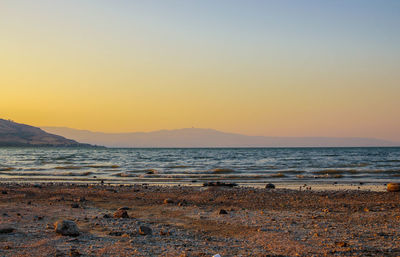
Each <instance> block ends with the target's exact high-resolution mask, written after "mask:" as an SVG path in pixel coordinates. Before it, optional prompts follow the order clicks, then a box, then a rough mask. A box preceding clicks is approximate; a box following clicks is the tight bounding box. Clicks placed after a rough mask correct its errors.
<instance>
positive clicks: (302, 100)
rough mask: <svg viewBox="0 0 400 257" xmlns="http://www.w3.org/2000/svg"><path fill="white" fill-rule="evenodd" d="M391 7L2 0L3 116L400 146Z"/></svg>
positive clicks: (274, 1) (399, 81) (275, 1)
mask: <svg viewBox="0 0 400 257" xmlns="http://www.w3.org/2000/svg"><path fill="white" fill-rule="evenodd" d="M399 28H400V1H398V0H385V1H381V0H325V1H324V0H318V1H316V0H308V1H305V0H292V1H290V0H271V1H268V0H264V1H261V0H201V1H200V0H198V1H192V0H159V1H153V0H146V1H128V0H113V1H106V0H85V1H82V0H64V1H61V0H35V1H31V0H0V118H6V119H12V120H14V121H16V122H20V123H27V124H30V125H34V126H65V127H70V128H77V129H86V130H92V131H103V132H137V131H154V130H159V129H178V128H188V127H196V128H213V129H218V130H222V131H226V132H235V133H241V134H246V135H263V136H329V137H373V138H381V139H388V140H394V141H398V142H400V132H399V131H400V30H399Z"/></svg>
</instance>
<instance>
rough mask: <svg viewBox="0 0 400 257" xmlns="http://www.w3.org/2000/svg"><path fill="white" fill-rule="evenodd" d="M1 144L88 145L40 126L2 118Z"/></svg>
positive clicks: (0, 126) (0, 129) (0, 121)
mask: <svg viewBox="0 0 400 257" xmlns="http://www.w3.org/2000/svg"><path fill="white" fill-rule="evenodd" d="M0 146H88V145H87V144H80V143H78V142H76V141H75V140H71V139H66V138H64V137H62V136H58V135H54V134H50V133H47V132H45V131H43V130H42V129H40V128H38V127H33V126H30V125H26V124H21V123H16V122H14V121H12V120H5V119H0Z"/></svg>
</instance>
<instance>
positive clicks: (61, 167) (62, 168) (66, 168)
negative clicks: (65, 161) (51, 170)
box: [55, 165, 84, 170]
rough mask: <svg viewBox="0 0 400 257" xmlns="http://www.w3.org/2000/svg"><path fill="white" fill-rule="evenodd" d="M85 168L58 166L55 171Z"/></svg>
mask: <svg viewBox="0 0 400 257" xmlns="http://www.w3.org/2000/svg"><path fill="white" fill-rule="evenodd" d="M83 168H84V167H83V166H72V165H71V166H57V167H55V169H57V170H80V169H83Z"/></svg>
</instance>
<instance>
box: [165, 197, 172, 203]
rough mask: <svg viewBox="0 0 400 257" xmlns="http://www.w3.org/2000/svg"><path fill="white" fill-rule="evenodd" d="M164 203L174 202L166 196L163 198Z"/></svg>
mask: <svg viewBox="0 0 400 257" xmlns="http://www.w3.org/2000/svg"><path fill="white" fill-rule="evenodd" d="M164 203H165V204H169V203H174V201H172V199H169V198H167V199H165V200H164Z"/></svg>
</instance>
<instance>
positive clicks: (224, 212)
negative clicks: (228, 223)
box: [218, 209, 228, 215]
mask: <svg viewBox="0 0 400 257" xmlns="http://www.w3.org/2000/svg"><path fill="white" fill-rule="evenodd" d="M218 214H220V215H221V214H228V212H227V211H226V210H224V209H221V210H219V213H218Z"/></svg>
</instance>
